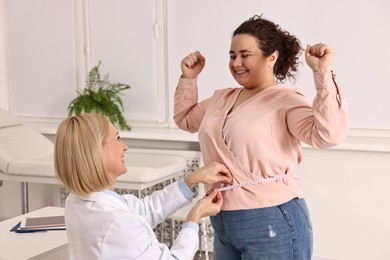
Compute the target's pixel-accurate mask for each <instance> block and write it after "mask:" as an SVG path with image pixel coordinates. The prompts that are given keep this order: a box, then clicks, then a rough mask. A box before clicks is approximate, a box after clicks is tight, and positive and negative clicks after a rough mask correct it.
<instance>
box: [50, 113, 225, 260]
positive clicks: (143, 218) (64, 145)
mask: <svg viewBox="0 0 390 260" xmlns="http://www.w3.org/2000/svg"><path fill="white" fill-rule="evenodd" d="M126 150H127V145H126V144H124V143H123V142H122V141H121V138H120V136H119V133H118V131H117V129H116V128H115V126H114V125H113V124H112V123H110V122H109V120H108V119H107V118H106V117H104V116H101V115H95V114H84V115H80V116H73V117H69V118H67V119H65V120H64V121H63V122H62V123H61V124H60V125H59V127H58V130H57V134H56V139H55V154H54V157H55V169H56V173H57V175H58V177H59V178H60V180H61V181H62V182H63V184H64V185H65V187H66V188H67V189H68V190H69V191H70V194H69V196H68V197H67V199H66V202H65V224H66V230H67V236H68V240H69V245H70V254H71V259H148V260H150V259H193V257H194V255H195V253H196V250H197V248H198V243H199V239H198V231H199V230H198V229H199V227H198V223H199V220H200V218H202V217H205V216H212V215H215V214H217V213H218V212H219V211H220V209H221V206H222V203H223V200H222V196H221V194H220V193H218V192H212V193H210V194H209V195H208V196H207V197H205V198H203V199H201V200H200V201H199V203H197V204H196V206H194V208H193V209H192V210H191V211H190V213H189V214H188V216H187V221H186V222H185V223H184V225H183V228H182V230H181V232H180V233H179V235H178V237H177V239H176V240H175V241H174V243H173V245H172V247H171V248H168V247H167V246H166V245H165V244H161V243H159V242H158V241H157V238H156V236H155V234H154V233H153V228H154V227H155V226H156V225H157V224H158V223H161V222H162V221H163V220H164V219H165V218H166V217H167V216H169V215H171V214H172V213H174V212H175V211H176V210H178V209H179V208H180V207H182V206H184V205H186V204H188V203H190V201H191V200H192V196H193V195H194V191H196V190H195V188H194V187H195V186H196V184H198V183H199V182H202V183H205V184H215V183H219V182H223V183H230V182H231V175H230V172H229V170H228V169H227V168H226V167H225V166H223V165H221V164H217V163H213V164H211V165H208V166H205V167H203V168H201V169H198V170H197V171H196V172H194V173H191V174H190V175H188V176H187V177H186V178H185V179H184V180H180V181H178V182H175V183H173V184H170V185H168V186H167V187H165V188H164V189H163V190H161V191H157V192H154V193H153V194H152V195H151V196H149V197H146V198H144V199H138V198H137V197H135V196H133V195H123V196H121V195H119V194H117V193H115V192H114V186H115V181H116V178H117V177H118V176H120V175H122V174H124V173H125V172H126V171H127V168H126V166H125V163H124V160H123V157H124V154H125V152H126Z"/></svg>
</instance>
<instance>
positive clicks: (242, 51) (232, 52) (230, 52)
mask: <svg viewBox="0 0 390 260" xmlns="http://www.w3.org/2000/svg"><path fill="white" fill-rule="evenodd" d="M244 52H249V53H252V52H251V51H250V50H241V51H239V53H244ZM229 54H234V51H229Z"/></svg>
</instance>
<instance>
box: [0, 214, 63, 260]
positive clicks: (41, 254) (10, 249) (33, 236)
mask: <svg viewBox="0 0 390 260" xmlns="http://www.w3.org/2000/svg"><path fill="white" fill-rule="evenodd" d="M63 214H64V208H58V207H45V208H42V209H39V210H36V211H32V212H30V213H27V214H24V215H21V216H18V217H14V218H11V219H8V220H5V221H2V222H0V260H26V259H31V260H33V259H39V260H52V259H56V260H65V259H66V260H68V259H69V245H68V239H67V237H66V231H65V230H55V231H54V230H53V231H47V232H35V233H15V232H10V231H9V230H10V229H11V228H13V227H14V226H15V225H16V224H18V223H19V221H20V220H21V219H22V216H30V217H41V216H57V215H63Z"/></svg>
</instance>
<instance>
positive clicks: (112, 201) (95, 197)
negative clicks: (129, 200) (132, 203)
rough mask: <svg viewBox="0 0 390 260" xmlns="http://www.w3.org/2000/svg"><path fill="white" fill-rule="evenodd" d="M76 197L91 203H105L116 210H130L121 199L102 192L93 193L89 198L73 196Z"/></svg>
mask: <svg viewBox="0 0 390 260" xmlns="http://www.w3.org/2000/svg"><path fill="white" fill-rule="evenodd" d="M73 195H74V196H75V197H78V198H79V199H81V200H85V201H89V202H100V203H104V204H107V205H111V206H112V207H115V208H123V209H128V207H127V204H125V203H123V201H121V200H120V199H118V198H116V197H115V196H113V195H111V194H108V193H105V192H102V191H97V192H92V193H90V194H89V195H87V196H82V197H81V196H78V195H75V194H73Z"/></svg>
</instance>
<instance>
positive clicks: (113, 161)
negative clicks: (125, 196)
mask: <svg viewBox="0 0 390 260" xmlns="http://www.w3.org/2000/svg"><path fill="white" fill-rule="evenodd" d="M127 148H128V147H127V145H126V144H124V143H123V142H122V141H121V138H120V136H119V133H118V131H117V129H116V128H115V126H114V125H113V124H111V123H110V124H109V133H108V136H107V138H106V139H105V140H104V142H103V164H104V168H105V169H106V172H107V175H108V177H109V178H110V179H111V180H112V181H114V182H115V180H116V178H117V177H118V176H120V175H122V174H124V173H125V172H127V168H126V165H125V161H124V154H125V152H126V151H127Z"/></svg>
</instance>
